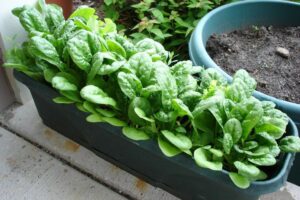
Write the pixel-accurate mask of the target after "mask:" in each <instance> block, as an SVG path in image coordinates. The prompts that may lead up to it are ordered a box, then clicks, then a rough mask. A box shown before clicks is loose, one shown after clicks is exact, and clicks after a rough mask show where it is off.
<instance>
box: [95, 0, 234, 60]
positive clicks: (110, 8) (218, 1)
mask: <svg viewBox="0 0 300 200" xmlns="http://www.w3.org/2000/svg"><path fill="white" fill-rule="evenodd" d="M231 1H232V0H181V1H177V0H156V1H154V0H141V1H136V0H127V1H126V0H121V1H117V0H104V5H103V6H102V8H101V9H102V11H103V12H104V14H105V16H106V17H109V18H111V19H112V20H113V21H116V22H117V23H118V24H119V25H118V29H119V30H121V29H125V30H123V31H125V32H126V34H129V35H130V36H131V37H132V38H134V40H135V41H138V40H140V39H143V38H148V37H149V38H153V39H155V40H156V41H159V42H161V43H162V44H163V45H164V46H165V47H166V49H167V50H169V51H173V52H174V53H175V54H176V55H178V56H179V57H181V58H188V50H187V44H188V39H189V36H190V35H191V33H192V31H193V30H194V28H195V26H196V25H197V23H198V21H199V20H200V19H201V18H202V17H203V16H204V15H205V14H206V13H207V12H208V11H210V10H212V9H213V8H216V7H217V6H220V5H222V4H225V3H228V2H231Z"/></svg>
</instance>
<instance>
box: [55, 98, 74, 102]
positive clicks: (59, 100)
mask: <svg viewBox="0 0 300 200" xmlns="http://www.w3.org/2000/svg"><path fill="white" fill-rule="evenodd" d="M53 101H54V102H55V103H58V104H72V103H74V101H72V100H71V99H68V98H66V97H55V98H54V99H53Z"/></svg>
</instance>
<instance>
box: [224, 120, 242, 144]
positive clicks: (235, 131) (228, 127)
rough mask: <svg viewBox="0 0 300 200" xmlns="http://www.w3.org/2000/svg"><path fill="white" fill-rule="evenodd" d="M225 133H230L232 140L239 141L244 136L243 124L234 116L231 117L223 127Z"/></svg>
mask: <svg viewBox="0 0 300 200" xmlns="http://www.w3.org/2000/svg"><path fill="white" fill-rule="evenodd" d="M223 131H224V133H225V134H226V133H228V134H230V135H231V137H232V142H233V143H234V144H235V143H237V142H238V141H239V140H240V138H241V136H242V126H241V123H240V121H239V120H237V119H235V118H232V119H229V120H228V121H227V122H226V123H225V125H224V128H223Z"/></svg>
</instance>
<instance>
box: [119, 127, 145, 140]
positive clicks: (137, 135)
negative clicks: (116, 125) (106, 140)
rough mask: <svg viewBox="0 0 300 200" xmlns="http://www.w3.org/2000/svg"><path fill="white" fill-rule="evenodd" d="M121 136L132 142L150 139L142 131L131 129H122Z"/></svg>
mask: <svg viewBox="0 0 300 200" xmlns="http://www.w3.org/2000/svg"><path fill="white" fill-rule="evenodd" d="M122 132H123V134H124V135H125V136H126V137H128V138H130V139H132V140H148V139H150V137H149V136H148V135H147V134H146V133H145V132H144V131H142V130H138V129H135V128H131V127H124V128H123V129H122Z"/></svg>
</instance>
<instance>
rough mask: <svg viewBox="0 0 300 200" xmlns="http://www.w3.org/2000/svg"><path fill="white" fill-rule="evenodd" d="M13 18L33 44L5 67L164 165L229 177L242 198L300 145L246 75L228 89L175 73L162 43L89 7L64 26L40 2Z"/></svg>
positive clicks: (218, 79) (211, 77) (186, 71)
mask: <svg viewBox="0 0 300 200" xmlns="http://www.w3.org/2000/svg"><path fill="white" fill-rule="evenodd" d="M12 12H13V14H14V15H16V16H17V17H18V18H19V20H20V23H21V24H22V25H23V27H24V29H25V30H26V31H27V32H28V39H27V41H25V42H24V43H23V44H22V46H20V47H16V48H14V49H11V50H10V51H8V52H7V55H6V63H5V64H4V66H5V67H11V68H15V69H16V70H19V71H21V72H23V73H25V74H27V75H28V76H30V77H32V78H34V79H36V80H38V81H44V82H45V84H48V85H50V86H51V87H53V88H54V89H55V90H57V91H58V92H59V94H60V96H58V97H56V98H55V99H53V101H54V102H56V103H60V104H75V105H76V106H77V108H78V109H79V110H81V111H83V112H85V113H87V118H86V120H87V121H88V122H91V123H99V122H100V123H109V124H111V125H113V126H119V127H122V132H123V134H124V135H125V136H126V137H128V138H130V139H132V140H148V139H152V140H156V141H157V142H158V145H159V147H160V149H161V151H162V153H163V154H165V155H166V156H169V157H171V156H175V155H178V154H181V153H183V154H185V155H186V156H189V157H191V159H194V160H195V162H196V163H197V165H199V166H200V167H203V168H208V169H211V170H222V169H225V170H227V171H229V176H230V178H231V180H232V181H233V182H234V184H236V185H237V186H238V187H240V188H247V187H249V185H250V183H251V182H252V181H256V180H264V179H266V178H267V174H266V173H265V172H264V171H263V170H262V168H261V167H263V166H272V165H275V164H276V162H277V158H278V155H279V154H280V153H281V152H282V153H283V152H299V151H300V139H299V138H298V137H296V136H286V137H284V133H285V132H286V126H287V124H288V121H289V118H288V117H287V115H286V114H284V113H282V112H281V111H279V110H277V109H276V108H275V104H274V103H272V102H268V101H259V100H257V99H256V98H254V97H252V93H253V91H254V90H255V87H256V81H255V80H254V79H253V78H251V77H250V76H249V75H248V73H247V72H246V71H244V70H239V71H238V72H237V73H236V74H235V75H234V78H233V81H232V83H228V82H227V81H226V80H225V79H224V78H223V76H222V75H221V74H220V73H219V72H218V71H216V70H214V69H204V68H202V67H197V66H192V63H191V61H180V62H177V63H174V62H173V61H172V60H171V56H170V53H169V52H168V51H166V50H165V49H164V47H163V46H162V45H161V44H160V43H158V42H156V41H154V40H152V39H149V38H145V39H141V40H139V41H138V42H132V41H131V40H129V39H128V38H126V37H125V36H122V35H120V34H118V33H117V31H116V24H114V23H113V21H112V20H111V19H104V20H103V21H102V20H99V19H98V17H97V16H96V15H95V10H94V9H92V8H89V7H80V8H79V9H77V10H76V11H75V12H74V13H73V14H72V15H71V16H70V17H69V18H68V19H67V20H65V19H64V18H63V15H62V10H61V8H60V7H58V6H56V5H52V4H45V3H44V1H42V0H40V1H39V4H38V6H37V7H29V6H23V7H20V8H15V9H14V10H13V11H12ZM199 170H201V169H199Z"/></svg>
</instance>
